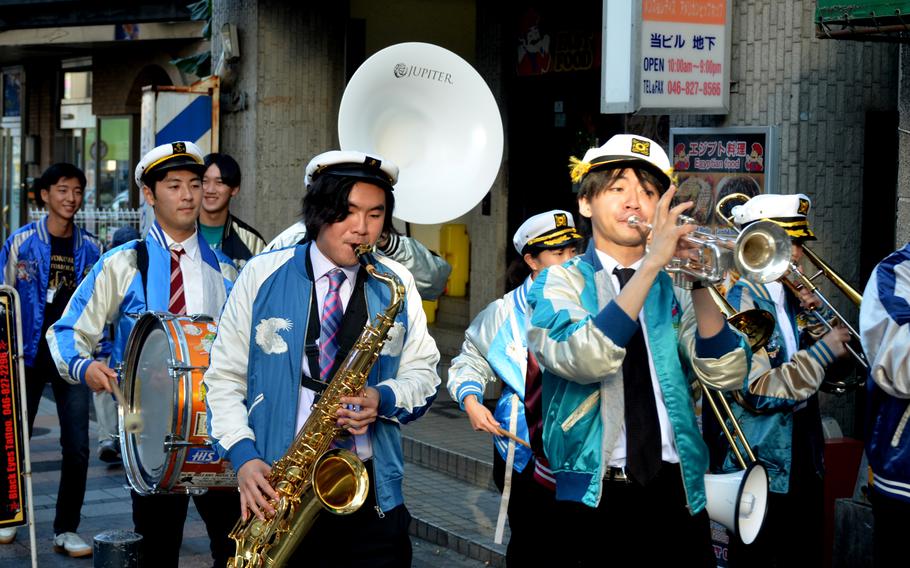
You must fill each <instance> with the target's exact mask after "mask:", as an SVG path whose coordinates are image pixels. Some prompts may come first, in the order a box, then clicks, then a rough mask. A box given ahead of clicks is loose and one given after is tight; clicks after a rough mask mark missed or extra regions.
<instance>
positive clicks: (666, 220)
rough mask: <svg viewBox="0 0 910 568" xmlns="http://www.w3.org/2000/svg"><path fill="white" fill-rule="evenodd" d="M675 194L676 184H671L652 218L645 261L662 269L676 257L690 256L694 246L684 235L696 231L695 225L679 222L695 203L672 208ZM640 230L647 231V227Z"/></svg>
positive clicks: (685, 203) (688, 202)
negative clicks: (671, 203)
mask: <svg viewBox="0 0 910 568" xmlns="http://www.w3.org/2000/svg"><path fill="white" fill-rule="evenodd" d="M675 194H676V186H675V185H671V186H670V189H668V190H667V191H666V193H664V194H663V196H662V197H661V198H660V201H658V202H657V208H656V209H655V210H654V218H653V219H651V235H650V246H649V247H648V254H647V255H646V256H645V262H648V263H652V264H653V266H654V267H655V268H657V269H662V268H663V267H664V266H666V265H667V264H669V263H670V260H672V259H673V258H674V257H677V258H688V257H689V256H690V253H691V252H692V248H693V245H692V244H691V243H689V242H688V241H686V240H685V239H683V238H682V237H684V236H685V235H688V234H689V233H691V232H692V231H694V230H695V225H689V224H682V225H680V224H678V223H679V216H680V215H681V214H682V213H683V212H684V211H686V210H687V209H689V208H690V207H692V205H693V203H692V202H691V201H686V202H684V203H680V204H679V205H677V206H675V207H673V208H671V207H670V202H671V201H672V200H673V196H674V195H675ZM640 230H642V231H643V232H647V229H645V228H642V229H640Z"/></svg>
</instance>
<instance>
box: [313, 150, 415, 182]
mask: <svg viewBox="0 0 910 568" xmlns="http://www.w3.org/2000/svg"><path fill="white" fill-rule="evenodd" d="M323 174H331V175H336V176H345V177H348V176H350V177H357V178H363V179H364V180H367V181H369V182H370V183H375V184H376V185H378V186H380V187H384V188H387V189H389V190H390V191H391V190H392V189H394V185H395V184H396V183H398V166H396V165H395V164H393V163H392V162H391V161H389V160H387V159H385V158H383V157H382V156H380V155H378V154H365V153H364V152H358V151H356V150H329V151H328V152H323V153H322V154H319V155H318V156H316V157H315V158H313V159H312V160H310V163H309V164H307V167H306V179H305V181H306V185H307V187H309V186H310V184H311V183H313V181H314V180H316V179H317V178H318V177H319V176H321V175H323Z"/></svg>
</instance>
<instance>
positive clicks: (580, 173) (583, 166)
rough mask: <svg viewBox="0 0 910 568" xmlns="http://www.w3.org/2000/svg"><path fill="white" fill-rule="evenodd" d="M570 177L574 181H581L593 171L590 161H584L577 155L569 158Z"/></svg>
mask: <svg viewBox="0 0 910 568" xmlns="http://www.w3.org/2000/svg"><path fill="white" fill-rule="evenodd" d="M569 168H570V172H569V177H571V178H572V183H579V182H581V178H583V177H585V174H586V173H588V172H589V171H591V163H590V162H582V161H581V160H579V159H578V158H576V157H575V156H572V157H570V158H569Z"/></svg>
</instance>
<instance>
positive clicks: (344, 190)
mask: <svg viewBox="0 0 910 568" xmlns="http://www.w3.org/2000/svg"><path fill="white" fill-rule="evenodd" d="M362 181H364V180H362V179H360V178H356V177H351V176H336V175H331V174H323V175H321V176H319V177H318V178H316V180H314V181H313V183H311V184H310V186H309V187H308V188H307V192H306V195H305V196H304V197H303V224H304V225H306V234H307V240H310V241H315V240H316V237H317V236H318V235H319V231H320V229H322V227H323V226H324V225H330V224H332V223H338V222H339V221H343V220H344V219H345V218H346V217H347V216H348V198H349V197H350V195H351V188H352V187H354V184H356V183H357V182H362ZM365 183H370V182H365ZM376 187H380V188H381V189H382V190H383V191H384V192H385V219H384V220H383V223H382V230H383V232H388V233H395V232H397V231H395V227H393V226H392V211H394V209H395V194H394V193H392V191H391V190H390V189H388V188H385V187H381V186H378V185H377V186H376Z"/></svg>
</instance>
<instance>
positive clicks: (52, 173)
mask: <svg viewBox="0 0 910 568" xmlns="http://www.w3.org/2000/svg"><path fill="white" fill-rule="evenodd" d="M61 178H76V179H77V180H79V185H80V186H81V187H82V189H85V173H83V171H82V170H80V169H79V168H77V167H76V166H74V165H73V164H69V163H67V162H59V163H56V164H54V165H52V166H50V167H49V168H47V169H46V170H44V173H43V174H41V177H40V178H39V179H38V180H36V181H35V189H37V190H39V193H40V190H42V189H50V187H51V186H52V185H54V184H56V183H57V182H58V181H60V179H61Z"/></svg>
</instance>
